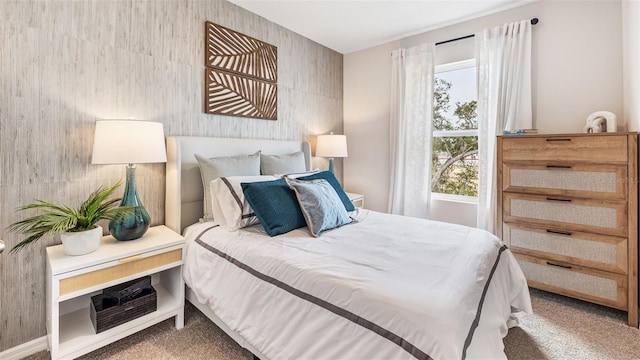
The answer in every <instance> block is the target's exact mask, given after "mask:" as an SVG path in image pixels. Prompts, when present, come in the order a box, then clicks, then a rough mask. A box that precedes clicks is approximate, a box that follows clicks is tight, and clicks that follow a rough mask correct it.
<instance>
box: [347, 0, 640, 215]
mask: <svg viewBox="0 0 640 360" xmlns="http://www.w3.org/2000/svg"><path fill="white" fill-rule="evenodd" d="M534 17H537V18H539V19H540V22H539V23H538V24H537V25H535V26H534V28H533V44H532V51H533V55H532V72H533V73H532V82H533V89H532V93H533V118H534V120H533V121H534V126H536V127H537V128H538V129H539V130H540V131H541V132H561V133H566V132H580V131H581V130H582V127H583V126H584V122H585V119H586V117H587V116H588V115H589V114H590V113H592V112H594V111H597V110H609V111H613V112H614V113H616V114H618V117H619V118H622V114H623V102H622V99H623V95H622V89H623V86H622V26H621V23H622V6H621V3H620V1H553V2H552V1H539V2H535V3H531V4H528V5H525V6H522V7H518V8H515V9H510V10H507V11H503V12H500V13H496V14H492V15H488V16H485V17H482V18H478V19H474V20H470V21H467V22H464V23H460V24H456V25H452V26H448V27H446V28H442V29H439V30H435V31H431V32H427V33H424V34H420V35H416V36H413V37H410V38H406V39H402V40H399V41H395V42H393V43H389V44H384V45H381V46H377V47H374V48H370V49H366V50H362V51H358V52H355V53H351V54H347V55H345V56H344V129H345V134H346V135H347V136H348V139H349V145H350V146H349V151H350V154H349V157H348V158H346V159H345V163H344V164H345V165H344V166H345V168H344V184H345V187H346V188H347V189H349V190H350V191H353V192H358V193H362V194H364V195H365V196H366V201H367V207H368V208H370V209H373V210H377V211H386V210H387V202H388V191H389V190H388V188H389V179H388V178H389V140H388V129H389V96H390V92H389V88H390V71H391V65H390V64H391V59H390V53H391V51H392V50H393V49H396V48H399V47H410V46H414V45H417V44H421V43H424V42H430V41H431V42H438V41H442V40H448V39H451V38H456V37H459V36H465V35H469V34H473V33H475V32H478V31H480V30H482V29H485V28H489V27H494V26H499V25H502V24H504V23H507V22H512V21H518V20H522V19H530V18H534ZM636 26H637V24H636ZM471 43H472V41H461V42H459V43H452V44H448V45H444V46H439V47H438V48H437V51H438V52H441V53H442V52H447V54H446V56H444V55H442V54H441V56H439V61H440V62H442V61H444V58H447V59H448V60H451V61H453V60H457V59H462V58H465V56H467V55H466V54H467V53H468V49H469V48H470V44H471ZM618 122H619V124H622V123H623V121H618ZM470 206H471V209H472V208H473V206H472V205H468V204H462V205H453V206H450V204H448V205H446V206H444V205H442V206H441V204H438V201H434V207H433V208H432V215H434V217H437V218H448V219H451V216H450V214H449V213H450V212H453V213H454V214H456V215H455V216H453V218H454V219H455V218H458V215H457V214H465V215H462V216H461V217H460V219H461V220H460V222H461V223H465V224H468V223H469V222H471V221H472V218H474V217H475V215H474V214H475V211H471V212H470V211H469V210H470ZM441 211H446V212H447V214H442V213H439V212H441ZM473 223H474V224H475V221H474V220H473Z"/></svg>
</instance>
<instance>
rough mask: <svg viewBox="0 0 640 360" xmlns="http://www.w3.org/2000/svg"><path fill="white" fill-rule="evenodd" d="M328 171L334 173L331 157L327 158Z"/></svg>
mask: <svg viewBox="0 0 640 360" xmlns="http://www.w3.org/2000/svg"><path fill="white" fill-rule="evenodd" d="M329 171H330V172H331V173H332V174H335V173H334V172H333V158H329Z"/></svg>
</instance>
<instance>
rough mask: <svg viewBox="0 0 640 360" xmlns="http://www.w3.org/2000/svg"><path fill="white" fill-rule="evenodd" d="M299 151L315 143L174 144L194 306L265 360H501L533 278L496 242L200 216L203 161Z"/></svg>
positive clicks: (422, 229) (175, 211) (375, 223)
mask: <svg viewBox="0 0 640 360" xmlns="http://www.w3.org/2000/svg"><path fill="white" fill-rule="evenodd" d="M256 151H262V153H263V154H274V155H277V154H283V155H284V154H290V153H294V152H302V153H303V154H304V166H305V168H306V170H310V169H311V151H310V146H309V144H308V143H307V142H301V141H275V140H252V139H229V138H207V137H168V138H167V155H168V156H167V158H168V161H167V178H166V184H167V186H166V214H165V222H166V224H167V226H169V227H170V228H172V229H173V230H175V231H177V232H180V233H183V234H184V235H185V237H186V238H187V246H186V251H185V267H184V277H185V282H186V283H187V291H186V294H187V300H188V301H189V302H191V303H192V304H193V305H195V306H196V307H197V308H198V309H199V310H200V311H202V312H203V313H204V314H205V315H206V316H207V317H209V318H210V319H211V320H212V321H213V322H214V323H215V324H216V325H217V326H219V327H220V328H221V329H222V330H223V331H225V332H226V333H227V334H229V335H230V336H231V337H232V338H233V339H234V340H235V341H236V342H237V343H238V344H240V345H241V346H242V347H244V348H246V349H248V350H249V351H251V352H252V353H253V354H254V355H255V356H257V357H259V358H260V359H413V358H418V359H458V358H460V359H497V358H505V355H504V345H503V342H502V338H503V337H504V336H505V335H506V333H507V331H508V326H507V323H508V321H509V319H510V316H511V313H512V311H518V310H520V311H526V312H531V302H530V298H529V293H528V288H527V285H526V280H525V278H524V276H523V274H522V272H521V270H520V268H519V267H518V265H517V263H516V261H515V259H514V258H513V255H512V254H511V252H510V251H509V250H508V249H507V248H506V247H505V246H504V245H503V244H502V243H501V242H500V241H499V240H498V239H497V238H496V237H495V236H493V235H491V234H489V233H487V232H485V231H482V230H479V229H473V228H468V227H464V226H458V225H452V224H445V223H440V222H434V221H428V220H422V219H415V218H409V217H402V216H396V215H390V214H382V213H378V212H374V211H369V210H365V209H356V210H355V211H353V212H350V213H349V215H350V217H351V218H353V219H354V220H355V221H353V222H352V223H351V224H348V225H344V226H341V227H339V228H336V229H333V230H330V231H327V232H325V233H323V234H322V235H321V236H319V237H315V238H314V237H311V236H310V233H309V229H307V228H299V229H296V230H293V231H290V232H287V233H285V234H282V235H279V236H275V237H269V236H268V235H267V234H266V233H265V230H264V229H263V228H262V226H261V225H260V224H257V225H251V226H248V227H245V228H242V229H239V230H235V231H229V230H228V229H226V228H225V227H223V226H218V224H217V223H216V221H215V220H214V221H200V219H201V218H202V214H203V210H202V209H203V201H205V200H206V199H205V196H204V192H203V183H202V180H201V178H200V170H199V167H198V163H197V161H196V159H195V156H194V155H195V154H199V155H202V156H204V157H211V158H213V157H219V156H234V155H244V154H253V153H255V152H256Z"/></svg>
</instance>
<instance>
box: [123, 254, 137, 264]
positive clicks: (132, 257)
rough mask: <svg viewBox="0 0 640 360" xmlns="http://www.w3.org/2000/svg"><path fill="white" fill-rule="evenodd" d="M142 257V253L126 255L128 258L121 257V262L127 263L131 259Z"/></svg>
mask: <svg viewBox="0 0 640 360" xmlns="http://www.w3.org/2000/svg"><path fill="white" fill-rule="evenodd" d="M141 257H142V255H141V254H138V255H133V256H129V257H126V258H122V259H120V262H121V263H126V262H129V261H133V260H138V259H140V258H141Z"/></svg>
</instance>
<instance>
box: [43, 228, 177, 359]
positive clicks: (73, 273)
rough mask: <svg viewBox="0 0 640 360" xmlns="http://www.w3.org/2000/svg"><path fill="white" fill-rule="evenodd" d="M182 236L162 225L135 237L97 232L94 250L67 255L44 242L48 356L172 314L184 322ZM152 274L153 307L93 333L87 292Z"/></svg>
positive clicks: (76, 352)
mask: <svg viewBox="0 0 640 360" xmlns="http://www.w3.org/2000/svg"><path fill="white" fill-rule="evenodd" d="M184 244H185V240H184V238H183V237H182V236H180V235H179V234H177V233H175V232H173V231H172V230H170V229H169V228H167V227H166V226H155V227H152V228H149V231H147V233H146V234H145V235H144V236H143V237H141V238H140V239H136V240H131V241H118V240H116V239H114V238H113V237H112V236H105V237H103V238H102V240H101V243H100V247H99V248H98V250H96V251H95V252H92V253H90V254H87V255H81V256H69V255H66V254H65V253H64V250H63V249H62V245H57V246H50V247H48V248H47V334H48V342H49V350H50V351H51V358H52V359H61V358H64V359H71V358H75V357H78V356H81V355H83V354H86V353H88V352H91V351H93V350H96V349H98V348H100V347H102V346H105V345H107V344H110V343H112V342H114V341H116V340H119V339H121V338H123V337H125V336H128V335H131V334H133V333H135V332H138V331H140V330H143V329H145V328H147V327H149V326H151V325H154V324H156V323H159V322H161V321H163V320H166V319H168V318H171V317H173V316H175V325H176V328H178V329H181V328H182V327H183V326H184V280H183V279H182V264H183V249H184ZM146 275H151V282H152V286H153V287H154V288H155V290H156V292H157V301H158V302H157V310H156V311H154V312H152V313H150V314H147V315H144V316H142V317H139V318H136V319H133V320H130V321H128V322H126V323H124V324H121V325H118V326H116V327H114V328H112V329H109V330H105V331H103V332H100V333H98V334H96V332H95V330H94V327H93V324H92V323H91V319H90V316H89V307H90V301H91V296H93V295H96V294H99V293H101V291H102V289H104V288H107V287H110V286H113V285H117V284H120V283H123V282H126V281H129V280H133V279H137V278H140V277H142V276H146Z"/></svg>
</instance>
